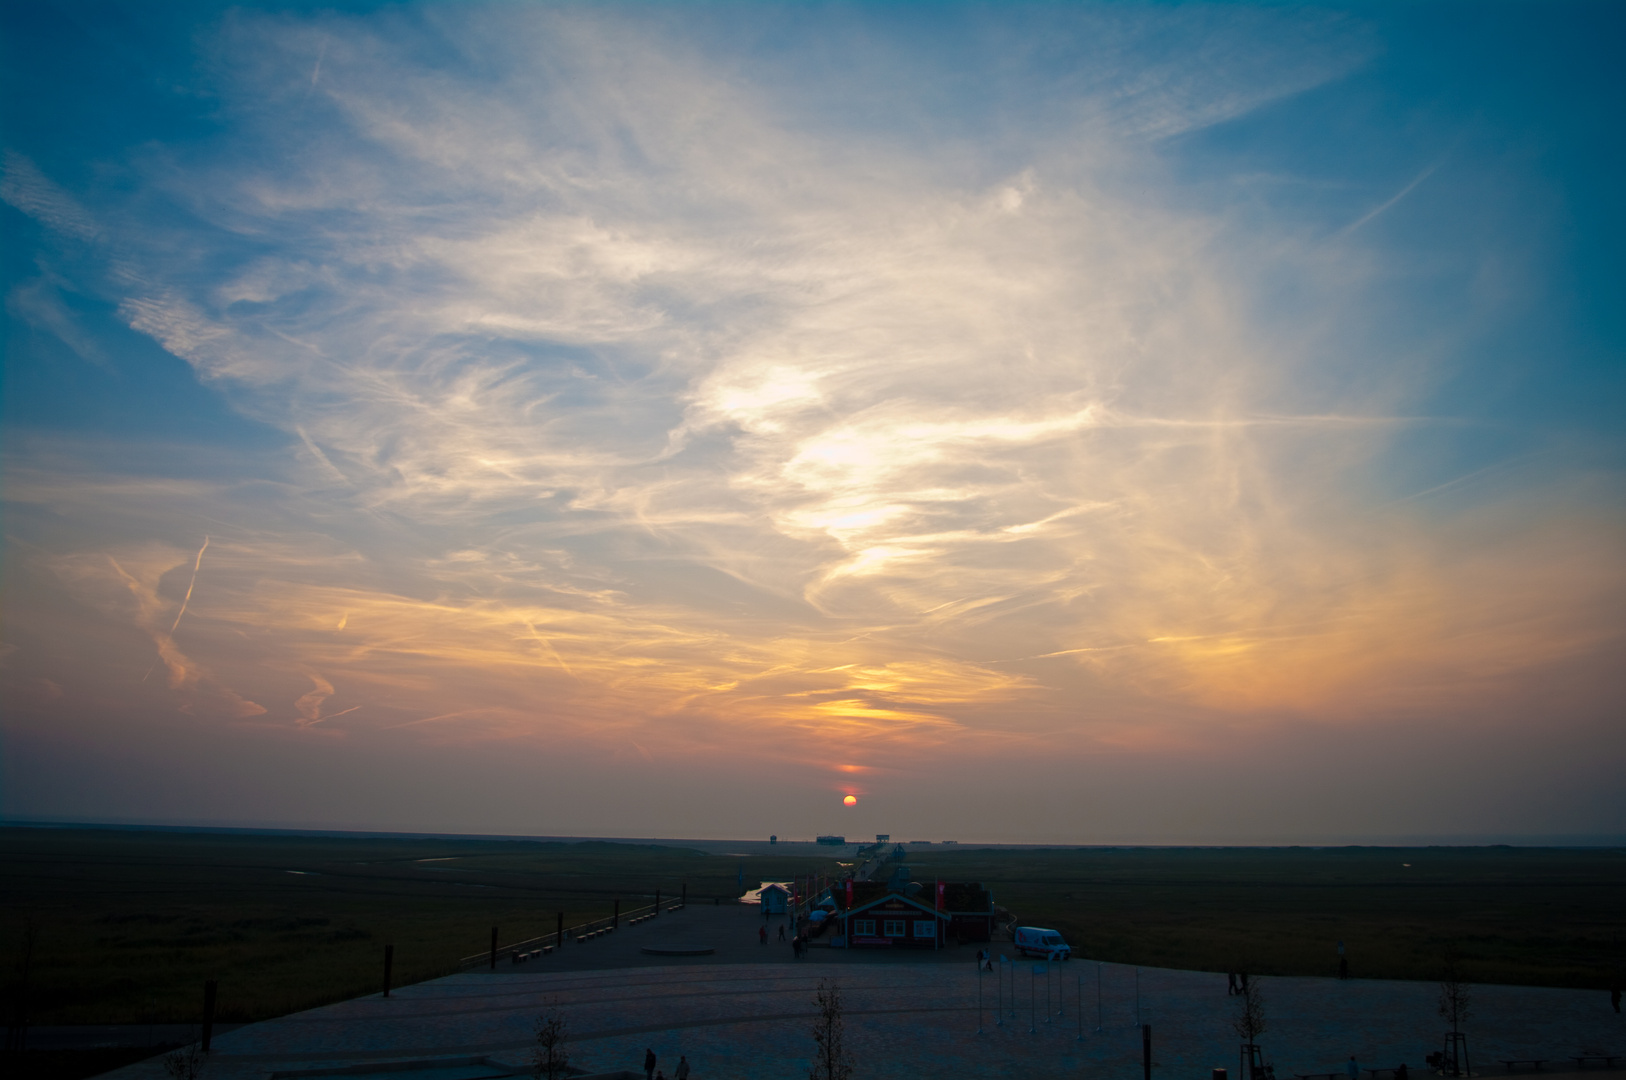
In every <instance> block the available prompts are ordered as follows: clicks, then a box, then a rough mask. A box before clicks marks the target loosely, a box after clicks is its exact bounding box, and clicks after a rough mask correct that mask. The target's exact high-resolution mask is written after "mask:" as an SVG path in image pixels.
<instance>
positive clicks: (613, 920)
mask: <svg viewBox="0 0 1626 1080" xmlns="http://www.w3.org/2000/svg"><path fill="white" fill-rule="evenodd" d="M620 925H621V898H620V897H616V900H615V914H614V915H611V916H610V928H611V929H612V930H613V929H616V928H618V927H620Z"/></svg>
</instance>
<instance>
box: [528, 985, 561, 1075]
mask: <svg viewBox="0 0 1626 1080" xmlns="http://www.w3.org/2000/svg"><path fill="white" fill-rule="evenodd" d="M566 1039H567V1033H566V1031H565V1018H564V1017H563V1016H561V1015H559V1011H558V1007H557V1006H556V1005H554V1004H552V1003H550V1004H549V1006H548V1011H546V1012H544V1013H543V1014H542V1015H541V1016H538V1017H537V1018H536V1045H535V1046H533V1047H532V1048H531V1075H532V1076H534V1077H536V1080H561V1078H562V1077H564V1076H565V1075H566V1073H567V1068H568V1066H569V1065H570V1054H569V1053H568V1052H567V1051H566V1050H565V1042H566Z"/></svg>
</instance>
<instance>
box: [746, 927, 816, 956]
mask: <svg viewBox="0 0 1626 1080" xmlns="http://www.w3.org/2000/svg"><path fill="white" fill-rule="evenodd" d="M779 940H780V941H784V940H785V927H784V924H783V923H781V924H780V926H779ZM757 941H758V943H759V944H762V945H766V944H768V928H767V926H765V925H764V926H759V927H757ZM805 948H807V939H806V938H804V937H802V935H801V932H800V931H798V932H797V933H796V934H795V935H794V936H793V937H792V938H791V939H790V949H791V952H792V953H794V954H795V955H796V959H798V960H800V959H801V958H802V950H803V949H805Z"/></svg>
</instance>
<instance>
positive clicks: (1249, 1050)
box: [1231, 975, 1273, 1080]
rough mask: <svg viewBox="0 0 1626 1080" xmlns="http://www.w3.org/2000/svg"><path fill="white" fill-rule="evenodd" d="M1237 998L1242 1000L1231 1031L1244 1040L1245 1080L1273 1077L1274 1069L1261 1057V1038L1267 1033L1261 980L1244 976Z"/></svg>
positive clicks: (1243, 1070)
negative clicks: (1260, 985)
mask: <svg viewBox="0 0 1626 1080" xmlns="http://www.w3.org/2000/svg"><path fill="white" fill-rule="evenodd" d="M1237 996H1238V997H1240V998H1241V999H1242V1000H1241V1001H1240V1002H1239V1003H1238V1007H1237V1014H1236V1019H1234V1020H1232V1021H1231V1030H1232V1031H1234V1032H1236V1033H1237V1035H1238V1036H1239V1037H1240V1038H1241V1039H1242V1076H1243V1080H1253V1078H1254V1077H1258V1076H1272V1075H1273V1071H1272V1069H1271V1068H1270V1067H1269V1066H1267V1065H1265V1064H1264V1062H1263V1061H1262V1060H1260V1055H1259V1036H1261V1035H1263V1034H1264V1033H1265V995H1264V992H1263V991H1262V990H1260V989H1259V980H1258V979H1250V978H1248V976H1246V975H1244V976H1242V985H1241V988H1240V989H1239V990H1238V991H1237Z"/></svg>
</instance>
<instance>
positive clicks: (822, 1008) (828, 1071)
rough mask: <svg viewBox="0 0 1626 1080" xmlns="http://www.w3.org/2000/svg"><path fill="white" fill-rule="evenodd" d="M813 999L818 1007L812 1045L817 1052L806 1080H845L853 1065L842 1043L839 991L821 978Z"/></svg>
mask: <svg viewBox="0 0 1626 1080" xmlns="http://www.w3.org/2000/svg"><path fill="white" fill-rule="evenodd" d="M813 1000H814V1002H815V1003H816V1004H817V1005H818V1007H819V1017H818V1019H817V1020H815V1021H814V1022H813V1042H814V1043H816V1044H817V1046H818V1050H817V1051H816V1052H815V1053H814V1055H813V1068H812V1069H810V1070H809V1071H808V1074H807V1076H808V1080H847V1078H848V1077H849V1076H851V1075H852V1074H853V1063H852V1059H851V1058H850V1057H848V1055H847V1048H846V1046H845V1044H844V1042H843V1039H844V1029H845V1025H844V1023H843V1021H842V1006H841V988H840V987H839V986H837V985H836V984H835V983H833V982H829V981H826V980H822V979H821V980H820V981H819V991H818V993H817V994H816V995H815V996H814V998H813Z"/></svg>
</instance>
